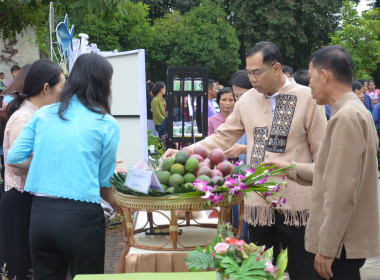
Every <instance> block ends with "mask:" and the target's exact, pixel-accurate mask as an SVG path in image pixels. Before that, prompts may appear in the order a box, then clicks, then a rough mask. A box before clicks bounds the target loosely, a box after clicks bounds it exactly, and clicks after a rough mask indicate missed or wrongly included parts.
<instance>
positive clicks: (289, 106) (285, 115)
mask: <svg viewBox="0 0 380 280" xmlns="http://www.w3.org/2000/svg"><path fill="white" fill-rule="evenodd" d="M296 104H297V96H294V95H284V94H279V95H278V97H277V104H276V110H275V112H274V117H273V122H272V129H271V132H270V136H269V139H268V144H267V151H269V152H272V153H284V152H285V149H286V143H287V140H288V134H289V130H290V126H291V124H292V121H293V116H294V111H295V109H296Z"/></svg>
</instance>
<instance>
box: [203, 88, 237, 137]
mask: <svg viewBox="0 0 380 280" xmlns="http://www.w3.org/2000/svg"><path fill="white" fill-rule="evenodd" d="M216 102H217V103H218V105H219V109H220V113H218V114H216V115H215V116H213V117H211V118H209V119H208V135H211V134H213V133H214V131H215V129H217V128H218V127H219V126H220V125H221V124H223V123H224V122H225V121H226V119H227V117H228V116H229V115H231V113H232V111H233V110H234V107H235V103H236V98H235V94H234V93H233V91H232V88H230V87H225V88H222V89H221V90H219V91H218V93H217V95H216Z"/></svg>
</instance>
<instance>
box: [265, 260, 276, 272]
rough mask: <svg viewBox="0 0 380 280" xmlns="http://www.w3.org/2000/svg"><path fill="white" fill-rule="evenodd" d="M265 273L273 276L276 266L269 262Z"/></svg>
mask: <svg viewBox="0 0 380 280" xmlns="http://www.w3.org/2000/svg"><path fill="white" fill-rule="evenodd" d="M264 271H268V272H269V273H270V274H273V272H274V265H273V264H272V263H271V262H267V263H266V267H265V269H264Z"/></svg>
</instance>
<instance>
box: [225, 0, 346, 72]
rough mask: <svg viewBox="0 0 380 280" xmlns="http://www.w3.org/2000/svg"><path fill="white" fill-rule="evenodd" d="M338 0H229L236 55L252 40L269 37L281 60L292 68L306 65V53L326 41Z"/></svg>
mask: <svg viewBox="0 0 380 280" xmlns="http://www.w3.org/2000/svg"><path fill="white" fill-rule="evenodd" d="M341 5H342V1H331V0H314V1H309V0H275V1H266V0H251V1H245V0H233V1H231V4H230V8H229V9H230V14H231V21H232V23H233V25H234V26H235V28H236V30H237V32H238V37H239V40H240V42H241V43H242V45H241V49H240V55H241V59H242V61H244V60H245V53H246V52H247V50H248V49H249V48H251V47H252V46H253V45H254V43H256V42H259V41H271V42H273V43H275V44H276V45H277V46H278V47H279V49H280V50H281V52H282V54H283V57H284V63H285V64H287V65H290V66H292V67H294V68H295V69H301V68H305V67H307V65H308V59H309V57H310V54H311V53H312V52H313V51H315V50H316V49H318V48H320V47H322V46H324V45H326V44H328V43H329V37H328V34H329V33H330V32H333V31H335V29H336V27H337V25H338V21H339V9H340V7H341Z"/></svg>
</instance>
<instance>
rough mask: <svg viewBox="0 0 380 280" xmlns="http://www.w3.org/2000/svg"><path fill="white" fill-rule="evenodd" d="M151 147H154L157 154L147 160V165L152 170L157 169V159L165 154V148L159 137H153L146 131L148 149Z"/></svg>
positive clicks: (150, 132) (158, 163)
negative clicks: (148, 164)
mask: <svg viewBox="0 0 380 280" xmlns="http://www.w3.org/2000/svg"><path fill="white" fill-rule="evenodd" d="M151 145H154V151H155V152H157V153H158V154H156V155H154V156H151V157H150V158H149V163H150V165H151V166H152V167H153V168H154V169H157V168H158V167H159V166H160V162H159V159H160V158H161V157H162V155H163V154H164V153H165V147H164V144H163V143H162V141H161V139H160V137H158V136H156V135H154V134H153V133H152V131H148V148H149V147H150V146H151Z"/></svg>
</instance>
